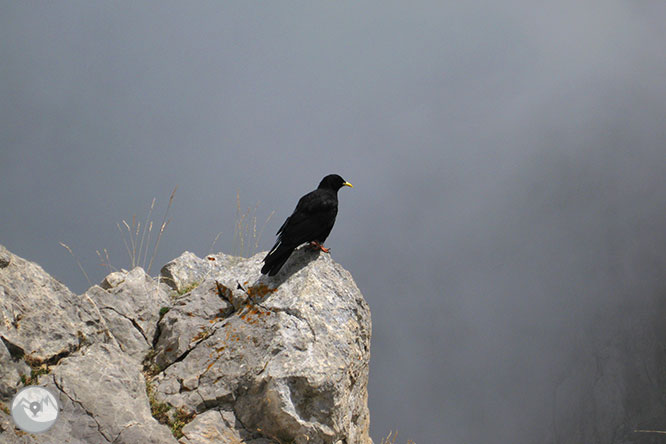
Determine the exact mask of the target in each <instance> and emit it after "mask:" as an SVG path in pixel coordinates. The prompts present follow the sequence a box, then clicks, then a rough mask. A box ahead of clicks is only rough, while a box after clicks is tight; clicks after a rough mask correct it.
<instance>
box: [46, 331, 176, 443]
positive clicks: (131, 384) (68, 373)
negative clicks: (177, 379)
mask: <svg viewBox="0 0 666 444" xmlns="http://www.w3.org/2000/svg"><path fill="white" fill-rule="evenodd" d="M40 383H42V384H43V385H45V386H46V387H47V388H49V389H52V390H53V391H54V392H55V393H59V399H60V402H61V403H64V404H65V405H64V408H63V411H62V413H61V416H60V417H59V418H58V421H57V422H56V424H55V425H54V426H53V429H51V430H50V431H49V436H50V437H51V439H53V440H54V441H55V442H67V441H66V439H67V438H68V437H70V436H71V437H74V438H77V439H81V441H82V442H86V443H107V442H108V443H127V444H134V443H156V444H157V443H173V444H175V443H176V442H177V441H176V439H175V438H174V437H173V436H172V435H171V433H170V431H169V429H168V428H167V427H166V426H164V425H161V424H159V423H158V422H157V421H156V420H155V418H153V417H152V416H151V412H150V406H149V402H148V396H147V394H146V385H145V381H144V379H143V376H142V374H141V365H140V364H139V363H138V362H137V361H135V360H133V359H128V356H127V354H125V353H124V352H123V351H122V350H121V349H120V348H118V347H117V346H115V345H114V344H93V345H92V346H90V347H88V348H87V349H85V350H84V351H82V352H80V353H77V354H76V355H75V356H71V357H68V358H65V359H63V360H62V361H61V362H60V364H59V365H58V366H56V367H55V368H54V370H53V372H52V374H50V375H47V377H43V378H42V379H40Z"/></svg>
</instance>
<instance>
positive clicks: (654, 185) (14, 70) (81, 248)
mask: <svg viewBox="0 0 666 444" xmlns="http://www.w3.org/2000/svg"><path fill="white" fill-rule="evenodd" d="M1 4H2V6H1V10H2V14H0V60H2V63H1V64H0V97H2V100H0V178H1V179H0V183H1V184H2V186H1V187H0V208H2V216H1V218H0V242H1V243H3V244H4V245H6V246H7V247H8V248H9V249H10V250H12V251H13V252H15V253H17V254H19V255H21V256H23V257H26V258H28V259H30V260H33V261H36V262H38V263H39V264H40V265H42V266H43V267H44V268H45V269H46V270H47V271H48V272H49V273H51V274H52V275H54V276H55V277H57V278H58V279H60V280H61V281H63V282H64V283H65V284H67V285H68V286H69V287H70V288H71V289H72V290H74V291H76V292H82V291H84V289H85V288H86V287H87V283H86V281H85V278H84V277H83V275H82V273H81V272H80V271H79V270H78V267H77V266H76V264H75V262H74V261H73V260H72V258H71V257H70V256H69V254H68V253H67V251H65V250H64V249H63V248H62V247H61V246H59V245H58V242H65V243H66V244H68V245H69V246H70V247H71V248H72V249H73V250H74V252H75V253H76V255H77V256H78V257H79V258H80V260H81V261H82V262H83V264H84V266H85V268H86V270H87V272H88V273H89V274H90V276H91V278H92V280H93V282H97V281H100V280H101V279H102V277H103V276H104V274H105V270H104V268H103V267H101V266H99V265H97V264H98V262H99V261H98V259H97V256H96V254H95V250H98V249H102V248H107V249H109V252H110V255H111V263H112V264H113V265H114V266H115V267H118V268H120V267H127V266H128V260H127V257H126V254H125V252H124V246H123V243H122V239H121V237H120V234H119V233H118V231H117V229H116V223H117V222H120V221H121V220H122V219H126V220H128V221H129V219H131V217H132V215H133V214H136V215H137V217H139V218H141V219H143V218H144V217H145V215H146V212H147V210H148V207H149V205H150V202H151V200H152V198H153V197H156V198H157V202H158V203H157V208H156V209H155V211H154V214H153V219H155V220H156V221H157V222H159V221H160V220H161V217H162V215H163V212H164V210H165V208H166V204H167V201H168V198H169V194H170V192H171V190H172V189H173V187H174V186H175V185H178V186H179V188H178V191H177V193H176V196H175V198H174V203H173V206H172V208H171V216H172V217H173V219H172V222H171V223H170V225H169V227H168V228H167V231H166V233H165V236H164V237H163V239H162V241H161V245H160V250H159V254H158V257H157V259H156V262H157V267H154V270H153V273H154V272H155V271H156V269H157V268H158V267H159V266H161V265H163V264H164V263H165V262H167V261H168V260H169V259H171V258H173V257H176V256H178V255H179V254H180V253H182V252H183V251H185V250H190V251H193V252H195V253H197V254H198V255H204V254H206V253H208V250H209V246H210V244H211V242H212V240H213V239H214V237H215V236H216V235H217V233H218V232H222V235H221V237H220V239H219V241H218V243H217V245H216V248H215V250H221V251H224V252H232V243H233V232H234V220H235V213H236V193H237V192H239V193H240V197H241V201H242V206H243V208H247V207H254V206H255V205H257V210H256V216H257V219H258V220H259V223H260V224H261V223H262V222H263V221H264V220H265V219H266V218H267V217H268V215H269V214H270V212H271V211H272V210H275V211H276V213H275V216H274V218H273V219H272V220H271V221H269V223H268V225H267V228H266V231H265V233H264V236H263V238H262V240H261V243H260V250H265V249H268V248H270V246H271V245H272V243H273V241H274V237H273V233H274V232H275V231H276V230H277V228H278V227H279V226H280V224H281V223H282V221H283V220H284V218H285V217H286V216H288V215H289V214H290V213H291V211H292V210H293V208H294V206H295V204H296V201H297V200H298V198H299V197H300V196H301V195H303V194H304V193H305V192H307V191H310V190H311V189H313V188H314V187H315V186H316V185H317V183H318V182H319V180H320V179H321V178H322V177H323V176H324V175H325V174H328V173H339V174H340V175H342V176H343V177H344V178H345V179H347V180H348V181H350V182H352V183H353V184H354V189H352V190H350V189H345V190H341V192H340V201H341V204H340V213H339V215H338V221H337V223H336V226H335V228H334V230H333V233H332V234H331V236H330V237H329V240H328V241H327V246H329V247H331V248H332V254H333V257H334V259H335V260H336V261H338V262H340V263H341V264H342V265H343V266H344V267H345V268H347V269H348V270H350V271H351V273H352V274H353V276H354V278H355V279H356V282H357V284H358V285H359V287H360V289H361V291H362V292H363V294H364V295H365V297H366V299H367V300H368V302H369V304H370V307H371V309H372V314H373V343H372V361H371V377H370V387H369V390H370V412H371V424H372V425H371V433H372V436H373V438H374V439H375V441H376V442H379V441H380V440H381V438H382V437H383V436H385V435H386V434H387V433H388V432H389V431H390V430H395V429H398V430H399V432H400V438H399V441H403V440H406V439H407V438H411V439H413V440H414V441H416V442H417V443H418V444H428V443H436V442H438V443H487V442H513V443H518V444H521V443H531V442H540V440H541V439H542V437H543V436H544V433H545V432H544V431H545V430H547V429H548V428H549V427H550V422H549V421H550V420H551V418H550V417H549V415H550V409H551V405H552V399H550V397H551V396H552V386H553V384H554V381H555V380H557V378H559V377H560V376H559V375H561V374H562V372H563V371H566V368H567V366H568V364H569V363H570V362H573V361H575V360H576V359H577V358H578V357H579V356H580V354H581V353H583V352H584V351H585V350H589V349H590V347H592V348H594V347H595V346H596V345H595V344H599V343H603V341H604V339H605V338H606V337H607V335H611V334H612V332H613V331H614V329H615V326H614V325H615V324H614V323H613V321H612V320H613V319H616V317H617V315H618V313H635V314H636V316H640V315H641V314H642V313H647V312H649V311H650V310H651V307H652V304H653V302H654V300H655V298H656V297H657V296H658V295H659V294H661V295H663V292H664V290H665V289H666V279H665V278H664V273H663V270H664V268H665V266H666V253H665V252H666V233H665V232H664V226H666V214H665V211H664V208H666V162H665V161H664V160H665V158H666V155H665V152H666V129H665V128H666V122H665V120H666V81H665V79H666V56H665V54H666V52H664V43H665V42H666V28H665V27H664V26H663V23H665V22H666V3H664V2H662V1H656V0H646V1H628V0H627V1H615V0H610V1H608V0H606V1H603V2H602V1H590V2H578V1H576V2H574V1H563V2H555V3H552V4H541V5H538V6H537V5H535V3H534V2H528V1H505V2H471V3H470V2H434V1H433V2H421V3H418V2H417V3H415V2H386V1H383V2H365V3H361V4H359V3H357V2H326V3H321V2H293V3H283V2H279V3H276V2H245V1H244V2H196V3H193V2H188V3H180V2H178V3H177V2H166V1H161V2H122V1H116V2H88V1H80V2H64V1H61V2H29V1H21V2H16V1H2V2H1Z"/></svg>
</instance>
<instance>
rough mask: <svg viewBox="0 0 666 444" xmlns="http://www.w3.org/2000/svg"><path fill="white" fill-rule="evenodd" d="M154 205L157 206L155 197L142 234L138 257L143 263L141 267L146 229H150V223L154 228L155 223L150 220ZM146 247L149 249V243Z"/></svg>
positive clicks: (139, 261)
mask: <svg viewBox="0 0 666 444" xmlns="http://www.w3.org/2000/svg"><path fill="white" fill-rule="evenodd" d="M154 207H155V198H154V197H153V201H152V203H151V204H150V209H149V210H148V215H147V216H146V222H145V223H144V224H143V233H142V234H141V242H140V243H139V257H138V258H139V260H138V261H137V262H138V263H139V264H141V267H143V264H142V263H141V253H142V252H143V241H144V240H145V239H146V230H147V229H148V226H149V225H150V229H151V230H152V228H153V224H152V221H151V220H150V216H151V214H152V213H153V208H154ZM146 249H148V244H146ZM137 265H138V264H137Z"/></svg>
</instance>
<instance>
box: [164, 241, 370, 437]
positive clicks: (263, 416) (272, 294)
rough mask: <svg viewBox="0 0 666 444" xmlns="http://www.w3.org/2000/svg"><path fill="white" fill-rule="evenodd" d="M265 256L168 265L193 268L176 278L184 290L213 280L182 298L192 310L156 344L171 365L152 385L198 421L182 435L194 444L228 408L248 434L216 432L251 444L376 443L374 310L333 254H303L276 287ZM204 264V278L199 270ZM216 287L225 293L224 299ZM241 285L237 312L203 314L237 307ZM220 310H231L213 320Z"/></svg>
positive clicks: (179, 314)
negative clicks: (261, 442) (371, 396)
mask: <svg viewBox="0 0 666 444" xmlns="http://www.w3.org/2000/svg"><path fill="white" fill-rule="evenodd" d="M263 254H264V253H261V254H258V255H256V256H254V257H253V258H250V259H245V260H238V259H235V260H234V261H233V262H232V261H230V260H229V259H228V258H227V257H226V256H224V255H215V256H211V257H214V258H215V260H212V261H211V260H208V261H207V262H203V261H199V262H197V261H195V260H193V258H192V257H191V256H189V255H188V257H185V258H183V260H184V261H186V262H187V265H179V264H178V261H179V260H180V258H179V259H176V260H174V261H172V262H171V263H170V264H171V265H170V266H171V267H172V268H173V269H177V270H183V269H188V270H189V271H188V273H181V274H179V276H181V278H179V279H182V281H181V282H188V281H189V282H191V276H197V277H199V278H201V277H203V276H205V278H204V279H206V281H205V283H204V284H202V285H201V286H200V287H199V288H197V289H196V290H194V291H192V292H191V293H189V294H188V295H185V296H183V297H182V298H181V299H180V300H179V303H181V304H183V305H182V307H190V308H189V309H188V310H190V311H183V310H180V311H176V312H174V314H173V317H171V318H167V316H168V315H167V316H165V319H163V320H162V322H163V323H165V324H167V323H168V328H162V329H161V331H162V332H163V333H164V334H165V335H167V334H168V335H169V337H170V338H172V339H171V340H166V339H165V340H164V341H163V340H162V337H161V336H160V340H159V341H158V343H157V346H156V352H157V354H158V356H160V353H162V354H163V356H164V359H163V360H162V361H160V362H161V363H162V364H164V365H167V367H166V369H165V370H164V371H163V372H161V373H160V374H159V375H157V377H156V378H155V380H154V384H155V389H156V397H158V399H160V400H162V401H165V402H168V403H170V404H171V405H174V406H176V407H178V408H183V409H185V410H188V411H192V412H197V413H199V416H198V418H199V419H198V420H195V421H196V422H193V425H192V426H191V428H187V427H186V428H185V429H184V433H186V432H187V431H190V432H191V433H192V434H193V437H192V438H187V439H190V440H191V441H192V442H199V441H196V440H195V439H198V438H194V436H195V435H196V433H195V431H196V430H200V429H201V428H202V427H203V428H207V427H208V424H209V420H210V418H214V417H215V416H212V415H211V414H207V416H203V417H202V415H203V414H204V413H207V412H209V411H210V410H211V409H213V410H220V409H222V410H227V411H233V412H234V415H235V417H236V419H237V424H242V425H243V426H242V428H241V429H238V428H237V426H228V425H224V426H222V425H220V424H217V425H216V427H217V428H220V429H219V430H222V431H224V430H226V429H233V430H236V432H232V434H233V433H236V434H237V436H242V438H243V439H245V440H248V439H258V438H262V439H270V440H275V441H278V442H294V443H296V444H300V443H305V442H308V443H311V444H312V443H314V444H319V443H331V444H333V443H337V442H338V441H340V440H342V439H345V440H346V442H347V443H349V444H352V443H354V444H355V443H370V442H371V440H370V438H369V436H368V426H369V415H368V410H367V378H368V361H369V350H370V329H371V326H370V312H369V309H368V306H367V304H366V303H365V301H364V300H363V297H362V296H361V294H360V292H359V291H358V288H357V287H356V285H355V284H354V282H353V280H352V278H351V276H350V275H349V273H348V272H346V271H345V270H344V269H343V268H342V267H340V266H339V265H337V264H335V263H334V262H333V261H332V260H331V258H330V255H324V254H321V255H318V254H317V253H313V252H311V251H308V250H307V249H300V250H297V251H296V252H294V257H293V258H292V259H290V261H289V262H288V263H287V265H286V266H285V269H284V270H283V271H281V272H280V273H279V274H278V275H277V276H276V277H275V278H272V279H271V278H267V277H265V276H261V275H260V273H259V268H260V262H261V259H262V257H263ZM197 264H198V265H197ZM230 265H231V266H230ZM197 266H199V267H205V271H204V270H201V271H198V272H197V271H196V267H197ZM173 275H174V273H172V276H173ZM188 276H189V277H188ZM210 281H217V282H219V283H220V284H222V285H224V288H226V289H227V290H226V294H227V296H226V297H223V296H221V295H220V294H219V291H218V289H217V288H216V286H213V285H212V284H210ZM176 285H181V284H176ZM237 286H240V287H242V288H243V289H244V290H243V291H244V293H246V295H247V297H246V299H248V298H249V301H248V302H250V303H248V304H246V305H245V306H242V307H241V308H240V310H236V311H234V312H233V313H230V314H229V313H228V306H227V305H225V304H223V303H222V302H217V303H213V307H214V309H213V310H210V311H208V312H205V310H203V307H206V306H208V304H207V303H203V302H202V301H204V300H209V301H212V300H214V299H215V298H216V297H217V298H219V299H222V300H224V299H230V298H231V299H233V293H234V292H235V291H239V290H238V289H237ZM232 288H233V289H234V290H231V289H232ZM229 293H231V294H232V296H231V297H230V296H229ZM252 302H253V303H252ZM219 307H224V310H221V311H220V310H218V312H217V313H216V312H215V309H218V308H219ZM174 310H176V309H174ZM170 313H171V312H170ZM183 313H185V314H186V315H185V316H183ZM187 313H193V314H194V315H195V316H188V315H187ZM193 317H194V318H196V321H192V318H193ZM179 324H182V326H179ZM165 327H167V326H166V325H165ZM169 331H172V332H181V333H182V335H183V337H181V338H180V339H181V342H179V343H178V344H176V343H175V342H174V341H173V337H174V336H175V335H174V333H169ZM163 347H172V348H174V347H178V352H177V353H173V354H170V355H167V353H166V352H165V351H163V349H162V348H163ZM225 424H226V423H225ZM234 424H236V422H234ZM216 430H217V429H216ZM216 433H217V432H216ZM219 433H222V432H219ZM242 433H244V434H245V435H242ZM186 437H187V433H186ZM209 442H212V441H209Z"/></svg>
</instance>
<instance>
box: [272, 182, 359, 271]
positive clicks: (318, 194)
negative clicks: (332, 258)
mask: <svg viewBox="0 0 666 444" xmlns="http://www.w3.org/2000/svg"><path fill="white" fill-rule="evenodd" d="M344 186H347V187H351V186H352V184H350V183H349V182H347V181H346V180H344V179H343V178H342V177H340V176H338V175H337V174H329V175H328V176H326V177H324V178H323V179H322V180H321V182H320V183H319V186H318V187H317V189H316V190H314V191H311V192H309V193H308V194H306V195H305V196H303V197H301V198H300V200H299V201H298V205H296V209H295V210H294V212H293V213H292V215H291V216H289V217H288V218H287V220H285V221H284V223H283V224H282V226H281V227H280V229H279V230H278V232H277V236H278V239H277V242H275V245H273V248H271V251H269V252H268V254H267V255H266V257H265V258H264V266H263V267H262V268H261V272H262V273H263V274H268V275H269V276H274V275H275V274H277V272H278V271H280V268H282V265H284V263H285V262H287V259H289V256H290V255H291V252H292V251H294V249H295V248H296V247H298V246H299V245H301V244H303V243H305V242H310V243H311V244H312V245H313V246H314V247H316V248H319V249H321V251H323V252H325V253H328V251H329V250H328V248H324V246H323V245H322V244H323V243H324V241H325V240H326V238H327V237H328V235H329V234H330V232H331V229H332V228H333V224H334V223H335V216H336V215H337V214H338V190H339V189H340V188H342V187H344Z"/></svg>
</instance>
